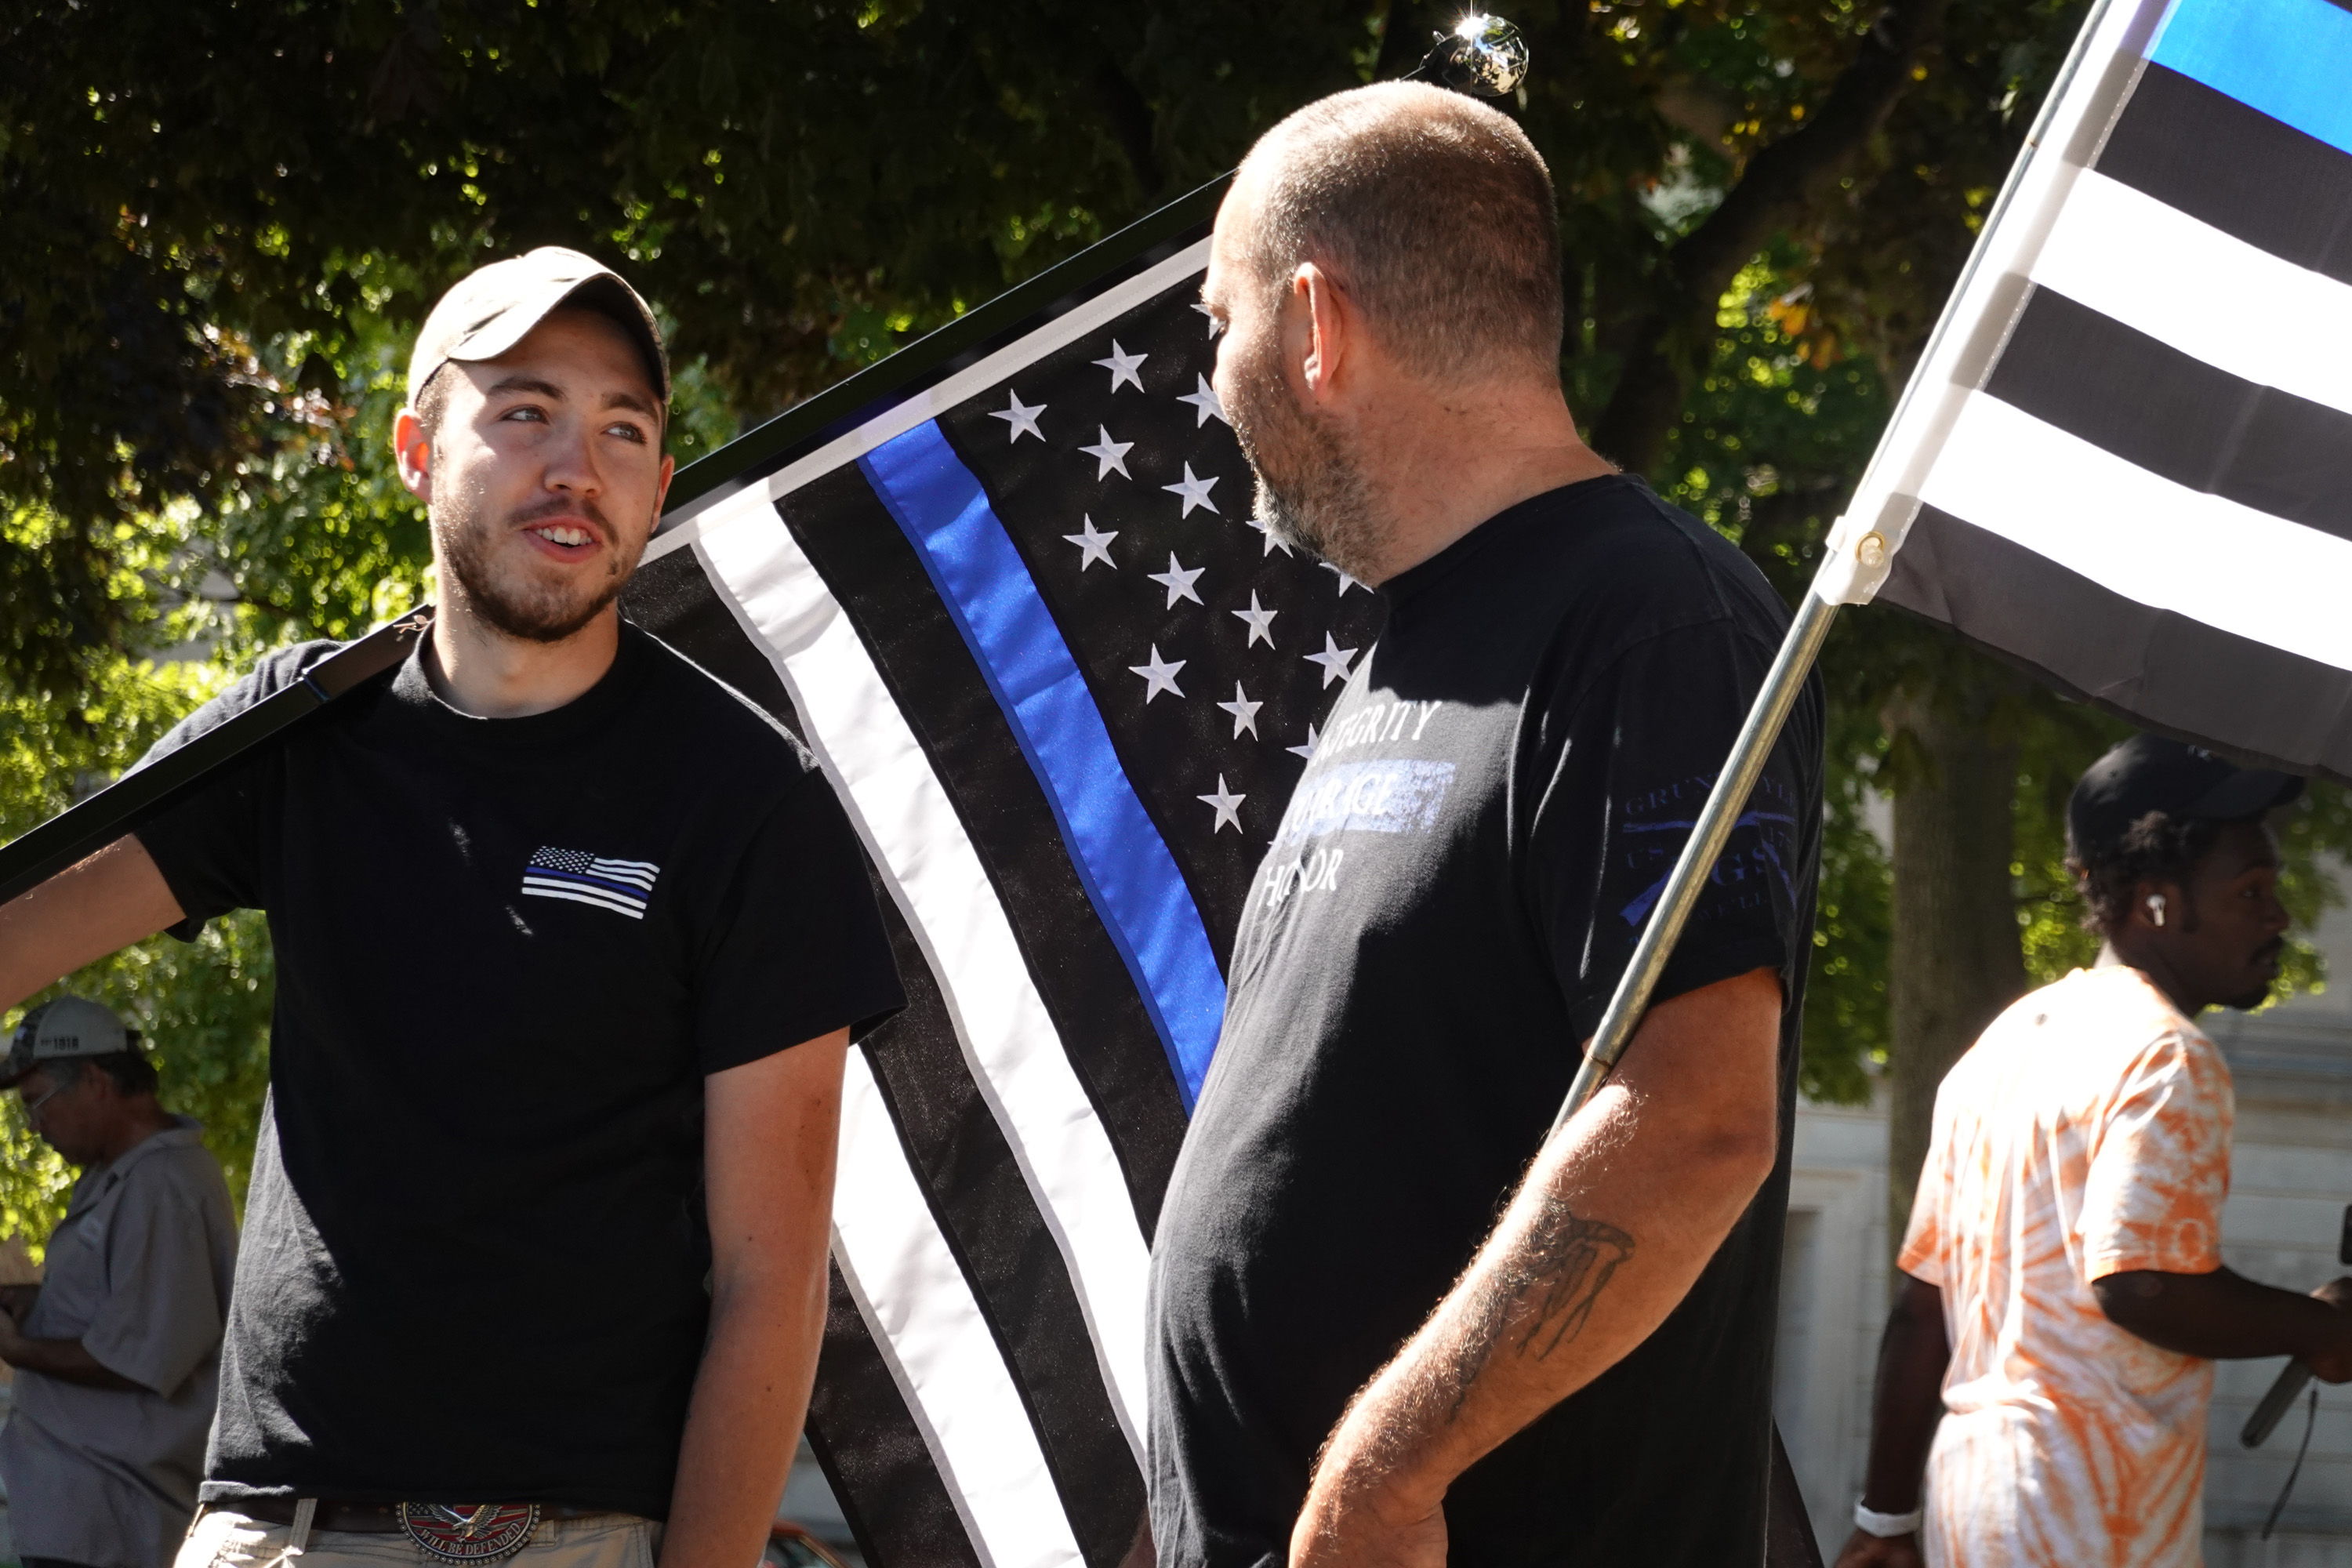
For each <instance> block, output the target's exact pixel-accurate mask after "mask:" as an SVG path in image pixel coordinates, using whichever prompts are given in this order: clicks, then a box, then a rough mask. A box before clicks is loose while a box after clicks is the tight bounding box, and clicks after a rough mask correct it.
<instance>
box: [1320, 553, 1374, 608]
mask: <svg viewBox="0 0 2352 1568" xmlns="http://www.w3.org/2000/svg"><path fill="white" fill-rule="evenodd" d="M1315 564H1317V565H1318V566H1320V567H1322V568H1323V570H1324V571H1326V572H1328V573H1330V574H1333V575H1334V576H1336V577H1338V578H1339V597H1341V598H1343V599H1344V598H1346V597H1347V596H1348V590H1349V589H1350V588H1364V585H1363V584H1361V583H1359V582H1357V581H1356V580H1355V579H1354V578H1353V577H1350V576H1349V575H1348V574H1346V573H1345V572H1342V571H1340V570H1339V568H1338V567H1337V566H1334V565H1332V564H1331V563H1329V562H1328V561H1318V562H1317V563H1315ZM1364 592H1365V593H1367V594H1369V593H1370V592H1371V590H1370V588H1364Z"/></svg>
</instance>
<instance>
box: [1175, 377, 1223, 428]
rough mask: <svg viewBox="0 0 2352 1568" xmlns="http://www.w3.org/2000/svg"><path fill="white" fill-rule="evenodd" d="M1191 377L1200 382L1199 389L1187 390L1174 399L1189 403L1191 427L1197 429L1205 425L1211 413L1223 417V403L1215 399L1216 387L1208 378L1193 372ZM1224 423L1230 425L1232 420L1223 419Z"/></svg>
mask: <svg viewBox="0 0 2352 1568" xmlns="http://www.w3.org/2000/svg"><path fill="white" fill-rule="evenodd" d="M1192 379H1193V380H1194V381H1197V382H1199V383H1200V384H1201V390H1200V391H1198V392H1188V393H1186V394H1184V395H1182V396H1181V397H1179V398H1178V399H1177V400H1176V401H1177V402H1179V403H1189V404H1191V405H1192V408H1193V415H1194V417H1193V420H1192V428H1193V429H1195V430H1198V429H1199V428H1200V427H1201V426H1203V425H1206V424H1207V423H1208V422H1209V417H1210V416H1212V415H1214V416H1216V417H1218V418H1220V419H1225V405H1223V404H1222V403H1220V402H1218V401H1217V389H1216V388H1215V387H1213V386H1211V385H1210V384H1209V378H1208V377H1207V376H1205V375H1202V374H1199V373H1197V372H1195V373H1194V374H1193V376H1192ZM1225 423H1226V424H1228V425H1230V424H1232V423H1233V421H1232V420H1230V419H1225Z"/></svg>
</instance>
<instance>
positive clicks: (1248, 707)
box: [1217, 680, 1265, 741]
mask: <svg viewBox="0 0 2352 1568" xmlns="http://www.w3.org/2000/svg"><path fill="white" fill-rule="evenodd" d="M1217 706H1218V707H1220V708H1222V709H1223V710H1225V711H1226V712H1228V713H1230V714H1232V715H1233V716H1234V740H1236V741H1238V740H1240V739H1241V738H1242V731H1244V730H1246V731H1249V734H1250V739H1251V740H1253V741H1255V739H1257V710H1259V709H1261V708H1263V707H1265V703H1263V702H1253V701H1251V700H1250V697H1249V693H1248V692H1246V691H1244V690H1243V689H1242V683H1241V682H1240V681H1238V680H1236V681H1234V700H1232V701H1231V702H1220V703H1218V704H1217Z"/></svg>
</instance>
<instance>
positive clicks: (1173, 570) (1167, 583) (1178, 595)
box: [1144, 550, 1208, 696]
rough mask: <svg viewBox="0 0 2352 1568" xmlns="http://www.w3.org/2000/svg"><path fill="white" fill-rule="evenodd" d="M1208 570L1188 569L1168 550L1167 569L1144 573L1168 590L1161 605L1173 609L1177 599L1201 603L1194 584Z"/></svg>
mask: <svg viewBox="0 0 2352 1568" xmlns="http://www.w3.org/2000/svg"><path fill="white" fill-rule="evenodd" d="M1207 570H1208V568H1207V567H1205V566H1195V567H1193V568H1192V570H1191V571H1189V572H1188V571H1186V570H1185V569H1184V568H1183V566H1182V565H1181V564H1179V563H1178V562H1177V560H1176V552H1174V551H1172V550H1171V551H1170V552H1168V570H1167V571H1165V572H1147V573H1145V574H1144V575H1145V576H1147V577H1149V578H1150V579H1151V580H1152V581H1153V582H1155V583H1157V584H1160V586H1161V587H1163V588H1165V589H1167V590H1168V603H1167V604H1165V605H1161V606H1160V607H1161V608H1162V609H1169V610H1172V609H1174V608H1175V607H1176V601H1177V600H1179V599H1190V600H1192V602H1193V603H1194V604H1196V605H1198V604H1200V603H1201V595H1199V594H1198V593H1197V592H1195V591H1194V589H1193V587H1192V584H1195V583H1197V582H1199V581H1200V580H1201V574H1202V573H1203V572H1205V571H1207ZM1178 695H1179V696H1181V695H1182V693H1181V692H1179V693H1178Z"/></svg>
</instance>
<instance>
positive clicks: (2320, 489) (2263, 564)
mask: <svg viewBox="0 0 2352 1568" xmlns="http://www.w3.org/2000/svg"><path fill="white" fill-rule="evenodd" d="M2167 11H2168V5H2167V4H2166V0H2130V3H2122V0H2117V3H2112V4H2109V5H2105V6H2104V7H2102V8H2100V9H2098V10H2096V11H2095V13H2094V15H2093V17H2092V19H2091V20H2090V22H2089V23H2088V24H2086V31H2085V38H2084V43H2083V44H2082V45H2081V46H2080V48H2081V50H2082V53H2081V57H2080V64H2079V66H2078V68H2076V69H2075V70H2074V73H2073V75H2072V78H2071V81H2070V84H2069V85H2068V86H2067V87H2066V89H2064V91H2063V94H2062V95H2061V97H2060V98H2059V100H2057V102H2056V103H2055V104H2054V106H2053V110H2052V112H2051V118H2050V121H2049V122H2048V124H2047V126H2046V129H2045V131H2044V132H2043V133H2042V134H2041V135H2040V136H2038V137H2037V138H2036V141H2037V142H2038V143H2039V147H2040V149H2041V151H2039V152H2032V153H2029V155H2028V157H2027V158H2026V160H2025V161H2024V162H2023V163H2021V169H2020V172H2019V174H2017V175H2016V176H2014V179H2013V186H2012V189H2011V192H2010V193H2009V195H2008V196H2007V197H2006V198H2005V200H2004V203H2003V205H2002V207H2001V209H2000V212H1999V213H1998V215H1997V216H1996V217H1995V219H1994V221H1993V222H1992V223H1991V224H1990V225H1989V226H1988V228H1987V231H1986V234H1985V236H1984V237H1983V239H1982V240H1981V242H1980V244H1979V251H1978V255H1977V256H1976V258H1974V259H1973V260H1972V262H1971V265H1970V269H1969V274H1968V276H1967V277H1966V279H1964V280H1963V283H1962V286H1961V288H1960V289H1959V290H1958V292H1957V293H1956V294H1955V296H1954V299H1953V301H1952V303H1951V305H1950V306H1949V307H1948V309H1947V311H1946V315H1945V319H1944V321H1943V323H1942V324H1941V325H1940V326H1939V328H1938V331H1937V337H1936V339H1935V341H1934V342H1933V343H1931V345H1930V348H1929V351H1928V354H1927V358H1926V359H1925V360H1924V361H1923V363H1922V364H1921V366H1920V369H1919V371H1918V372H1917V373H1916V375H1915V378H1914V384H1913V387H1912V389H1911V390H1910V391H1909V392H1908V393H1907V394H1906V398H1905V401H1904V404H1903V406H1902V407H1901V409H1900V410H1899V411H1898V413H1897V416H1896V419H1895V424H1894V425H1893V426H1891V427H1890V429H1889V430H1888V432H1887V435H1886V437H1885V441H1884V442H1883V443H1882V445H1881V447H1880V450H1879V453H1878V455H1877V457H1876V458H1875V459H1874V462H1873V465H1872V468H1871V471H1870V473H1869V475H1868V476H1866V477H1865V479H1864V483H1863V486H1862V488H1861V489H1860V491H1859V492H1858V493H1857V495H1856V497H1855V500H1854V504H1853V509H1852V511H1851V513H1850V517H1851V519H1852V522H1851V523H1850V524H1849V527H1850V528H1853V529H1855V530H1859V529H1862V528H1875V529H1877V530H1878V531H1880V532H1881V533H1883V534H1884V535H1885V537H1886V538H1887V539H1888V540H1889V541H1890V542H1896V543H1898V544H1899V546H1900V550H1899V552H1898V553H1897V554H1896V555H1895V560H1894V566H1893V570H1892V573H1891V574H1890V575H1889V576H1888V578H1887V581H1886V584H1885V590H1884V592H1885V596H1886V597H1887V598H1888V599H1889V600H1891V601H1893V602H1894V603H1895V604H1898V605H1904V606H1906V608H1909V609H1913V610H1916V611H1917V612H1919V613H1921V614H1923V615H1927V616H1932V617H1934V618H1936V619H1937V620H1940V621H1944V622H1946V623H1947V624H1948V625H1950V626H1954V627H1955V628H1956V629H1958V631H1960V632H1961V633H1962V634H1963V635H1965V636H1966V637H1969V638H1970V639H1971V640H1973V641H1975V642H1977V643H1978V644H1979V645H1980V646H1983V647H1988V648H1990V649H1991V650H1993V651H1995V652H1999V653H2001V654H2004V655H2006V656H2008V657H2010V658H2014V659H2017V660H2019V661H2021V662H2023V663H2025V664H2027V665H2029V666H2031V667H2032V668H2034V669H2035V670H2036V671H2037V672H2039V673H2040V674H2042V676H2044V677H2045V678H2046V679H2050V680H2052V681H2053V682H2054V683H2056V684H2058V685H2061V686H2063V687H2064V688H2066V689H2070V690H2072V691H2074V692H2075V693H2077V694H2079V695H2081V696H2083V697H2084V698H2086V699H2089V700H2093V701H2095V702H2097V703H2099V704H2100V705H2102V706H2104V707H2106V708H2108V709H2110V710H2114V711H2116V712H2118V713H2121V714H2124V715H2126V716H2127V717H2129V718H2132V719H2134V720H2136V721H2139V722H2141V723H2143V724H2145V725H2147V726H2148V727H2150V728H2154V729H2158V730H2161V731H2169V732H2172V733H2176V734H2180V735H2184V736H2188V737H2190V738H2195V739H2200V740H2204V741H2208V742H2215V743H2218V744H2221V745H2223V746H2226V747H2228V748H2230V749H2231V750H2234V751H2236V752H2240V753H2242V754H2245V755H2248V756H2250V757H2254V758H2259V759H2262V760H2265V761H2270V762H2273V763H2279V764H2281V765H2284V766H2288V767H2292V768H2295V769H2299V770H2311V769H2320V770H2325V771H2327V772H2330V773H2336V774H2337V775H2339V776H2352V726H2347V724H2346V722H2345V721H2344V720H2345V715H2346V713H2347V710H2352V616H2347V615H2346V614H2345V613H2344V609H2343V605H2344V604H2345V602H2346V597H2347V591H2352V148H2348V147H2347V145H2339V144H2337V143H2340V142H2345V137H2344V135H2343V134H2342V132H2341V131H2340V130H2338V129H2337V128H2336V121H2334V120H2331V119H2329V116H2330V115H2331V114H2332V112H2333V111H2332V110H2329V109H2327V108H2326V106H2325V104H2324V103H2323V104H2322V106H2321V108H2320V109H2319V110H2317V111H2313V110H2311V108H2310V104H2311V101H2312V100H2311V99H2310V98H2309V97H2308V95H2306V96H2305V97H2304V98H2303V99H2301V100H2298V99H2297V98H2296V96H2295V92H2294V88H2293V86H2292V84H2291V83H2290V84H2289V85H2287V86H2285V87H2281V88H2279V89H2276V92H2275V95H2274V96H2273V93H2272V91H2271V89H2268V88H2266V87H2264V86H2261V85H2254V86H2250V85H2249V83H2250V82H2252V81H2254V80H2255V79H2256V74H2257V73H2254V72H2253V71H2252V68H2241V67H2240V66H2239V65H2237V64H2234V63H2233V53H2232V52H2233V51H2234V50H2237V49H2238V48H2239V47H2240V46H2241V42H2242V43H2243V47H2245V48H2246V49H2248V50H2252V51H2256V52H2258V53H2259V52H2261V51H2267V50H2273V49H2276V48H2278V47H2289V48H2294V49H2298V50H2305V51H2307V52H2310V53H2313V54H2315V55H2316V56H2319V57H2323V58H2325V57H2328V56H2329V55H2330V53H2331V51H2332V52H2334V53H2338V54H2341V55H2342V56H2343V57H2344V59H2345V60H2346V62H2347V65H2352V14H2347V12H2346V11H2345V10H2343V9H2342V8H2341V7H2339V6H2336V5H2331V4H2329V3H2328V0H2179V4H2178V5H2176V6H2173V7H2172V8H2171V14H2170V15H2169V16H2168V15H2167ZM2184 39H2189V40H2201V41H2199V42H2197V43H2196V47H2189V45H2188V44H2186V43H2184V42H2183V40H2184ZM2168 60H2171V61H2174V62H2177V63H2178V64H2179V68H2175V65H2174V64H2168V63H2166V62H2167V61H2168ZM2217 61H2218V62H2219V64H2218V65H2217V64H2216V62H2217ZM2198 71H2202V72H2205V73H2207V74H2210V75H2212V76H2214V77H2215V78H2216V79H2220V80H2221V81H2222V82H2223V83H2224V84H2225V85H2226V86H2228V87H2229V88H2230V89H2231V91H2235V92H2238V93H2240V94H2243V95H2247V96H2252V97H2255V98H2260V99H2263V100H2264V102H2265V103H2266V104H2267V106H2268V107H2269V108H2270V109H2273V110H2278V111H2279V112H2280V113H2283V114H2287V115H2290V116H2291V117H2294V118H2300V119H2303V120H2305V121H2306V122H2308V123H2318V124H2319V127H2320V129H2321V130H2323V131H2326V132H2327V133H2328V135H2330V136H2334V137H2335V138H2336V141H2335V142H2330V141H2329V140H2326V139H2323V137H2321V136H2318V135H2314V134H2311V133H2309V132H2306V131H2305V130H2303V129H2299V128H2298V127H2297V126H2295V125H2293V124H2289V123H2285V122H2283V121H2282V120H2281V119H2279V118H2275V117H2274V116H2273V113H2270V112H2265V110H2264V108H2263V107H2258V106H2256V105H2255V104H2252V103H2249V102H2246V101H2242V99H2241V98H2240V97H2233V96H2231V91H2224V90H2221V88H2217V87H2216V86H2214V85H2211V84H2210V83H2209V82H2207V81H2205V80H2200V79H2198V77H2197V76H2196V75H2194V74H2191V73H2192V72H2198ZM2322 121H2325V123H2321V122H2322ZM2347 123H2352V122H2347Z"/></svg>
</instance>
